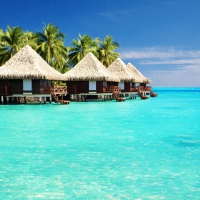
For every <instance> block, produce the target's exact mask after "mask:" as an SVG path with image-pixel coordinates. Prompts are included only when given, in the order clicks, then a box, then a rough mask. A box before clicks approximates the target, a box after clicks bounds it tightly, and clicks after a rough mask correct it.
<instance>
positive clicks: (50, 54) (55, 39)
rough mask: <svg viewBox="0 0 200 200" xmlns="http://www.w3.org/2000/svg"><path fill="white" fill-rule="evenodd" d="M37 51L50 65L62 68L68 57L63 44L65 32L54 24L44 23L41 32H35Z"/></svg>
mask: <svg viewBox="0 0 200 200" xmlns="http://www.w3.org/2000/svg"><path fill="white" fill-rule="evenodd" d="M36 37H37V44H38V48H37V50H36V51H37V52H38V53H39V54H40V55H41V57H42V58H43V59H44V60H46V61H47V62H48V63H49V64H50V65H51V66H53V67H54V68H56V69H58V70H62V69H63V67H64V66H65V62H66V60H67V57H68V49H67V47H66V46H65V45H64V39H65V34H63V33H62V32H60V31H59V28H58V27H56V26H54V24H48V25H45V24H44V28H43V31H42V32H37V33H36Z"/></svg>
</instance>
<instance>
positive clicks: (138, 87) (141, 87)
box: [127, 63, 157, 98]
mask: <svg viewBox="0 0 200 200" xmlns="http://www.w3.org/2000/svg"><path fill="white" fill-rule="evenodd" d="M127 67H128V68H129V69H130V71H131V72H132V75H133V76H134V78H135V82H134V83H133V84H132V88H131V90H132V91H136V92H138V94H139V95H140V96H141V97H142V96H143V98H146V97H147V96H146V94H149V93H150V96H151V97H156V96H157V94H155V93H154V92H153V90H152V87H151V86H148V85H147V84H151V80H150V79H148V78H146V77H145V76H143V75H142V74H141V72H140V71H139V70H138V69H136V67H135V66H133V65H132V64H131V63H128V64H127Z"/></svg>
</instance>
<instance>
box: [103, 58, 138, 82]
mask: <svg viewBox="0 0 200 200" xmlns="http://www.w3.org/2000/svg"><path fill="white" fill-rule="evenodd" d="M107 69H108V70H109V71H110V72H112V73H114V74H115V75H116V76H118V77H119V79H120V82H134V80H135V79H134V77H133V76H132V72H131V71H130V69H129V68H128V67H127V66H126V64H125V63H124V62H123V61H122V60H121V59H120V58H117V59H116V60H115V61H114V62H113V63H112V64H111V65H110V66H108V68H107Z"/></svg>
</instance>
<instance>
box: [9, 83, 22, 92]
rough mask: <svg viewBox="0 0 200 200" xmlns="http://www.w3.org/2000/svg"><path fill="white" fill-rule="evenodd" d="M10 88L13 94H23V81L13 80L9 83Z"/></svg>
mask: <svg viewBox="0 0 200 200" xmlns="http://www.w3.org/2000/svg"><path fill="white" fill-rule="evenodd" d="M9 86H10V87H11V91H12V93H13V94H23V80H22V79H12V80H10V81H9Z"/></svg>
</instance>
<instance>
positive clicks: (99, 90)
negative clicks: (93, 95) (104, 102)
mask: <svg viewBox="0 0 200 200" xmlns="http://www.w3.org/2000/svg"><path fill="white" fill-rule="evenodd" d="M103 84H105V83H104V82H103V81H97V82H96V88H97V90H96V91H97V93H102V92H103V86H104V85H103Z"/></svg>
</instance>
